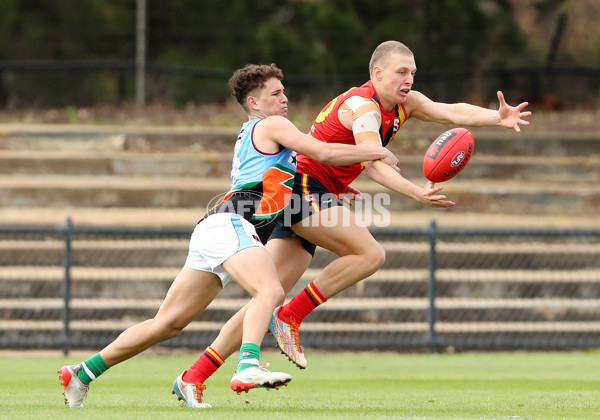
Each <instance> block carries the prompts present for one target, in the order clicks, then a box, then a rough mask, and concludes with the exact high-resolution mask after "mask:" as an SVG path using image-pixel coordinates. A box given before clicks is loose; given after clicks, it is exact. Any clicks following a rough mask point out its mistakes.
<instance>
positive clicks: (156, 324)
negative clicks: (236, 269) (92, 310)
mask: <svg viewBox="0 0 600 420" xmlns="http://www.w3.org/2000/svg"><path fill="white" fill-rule="evenodd" d="M221 289H222V287H221V281H220V280H219V278H218V277H217V276H216V275H214V274H211V273H207V272H204V271H197V270H193V269H191V268H183V269H182V270H181V271H180V272H179V274H178V275H177V277H176V278H175V280H174V281H173V284H172V285H171V287H170V288H169V291H168V293H167V296H166V297H165V299H164V301H163V303H162V305H161V306H160V308H159V310H158V313H157V314H156V316H155V317H154V318H152V319H149V320H146V321H144V322H141V323H139V324H137V325H134V326H132V327H130V328H128V329H127V330H125V331H123V332H122V333H121V334H120V335H119V337H117V339H116V340H115V341H113V342H112V343H111V344H109V345H108V346H107V347H106V348H104V349H103V350H102V351H101V352H100V353H99V357H100V358H101V360H102V363H105V364H106V365H107V366H105V368H106V369H108V367H111V366H114V365H116V364H118V363H120V362H122V361H125V360H127V359H129V358H131V357H133V356H135V355H137V354H139V353H141V352H142V351H144V350H146V349H148V348H150V347H151V346H153V345H154V344H157V343H160V342H162V341H165V340H168V339H169V338H172V337H174V336H176V335H177V334H179V332H180V331H181V330H182V329H183V328H184V327H185V326H187V325H188V324H189V323H190V322H191V321H192V319H194V318H195V317H196V316H197V315H198V314H199V313H200V312H202V311H203V310H204V308H206V306H208V304H209V303H210V302H211V301H212V300H213V299H214V298H215V297H216V296H217V294H218V293H219V292H220V291H221ZM81 369H87V367H86V366H85V364H84V363H82V364H81V365H73V366H63V367H62V368H61V369H60V370H59V379H60V381H61V383H62V385H63V387H64V394H65V403H66V404H67V405H68V406H69V407H83V402H84V401H85V399H86V398H87V392H88V389H89V385H88V384H84V383H83V382H82V381H81V380H80V379H79V378H78V373H79V371H80V370H81ZM88 375H91V372H88ZM92 379H93V378H92Z"/></svg>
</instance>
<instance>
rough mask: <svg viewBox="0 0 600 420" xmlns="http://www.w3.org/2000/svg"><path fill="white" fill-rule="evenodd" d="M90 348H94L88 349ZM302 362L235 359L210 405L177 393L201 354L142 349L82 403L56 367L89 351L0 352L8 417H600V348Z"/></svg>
mask: <svg viewBox="0 0 600 420" xmlns="http://www.w3.org/2000/svg"><path fill="white" fill-rule="evenodd" d="M90 355H91V354H90ZM308 358H309V367H308V369H306V370H304V371H300V370H298V369H297V368H295V367H294V366H293V365H292V364H291V363H289V362H287V361H286V360H285V359H284V358H283V357H282V356H280V355H279V354H276V353H274V352H271V351H270V350H265V351H263V356H262V358H261V359H262V361H263V362H271V370H281V371H284V372H289V373H292V375H294V380H293V381H292V382H291V384H290V385H289V386H288V387H285V388H282V389H280V390H279V391H269V392H267V391H265V390H263V389H257V390H252V391H250V392H249V393H248V394H242V395H237V394H236V393H234V392H233V391H231V390H230V389H229V380H230V378H231V374H232V371H233V368H234V366H235V363H234V360H233V358H232V359H231V360H229V361H228V362H227V363H226V364H225V366H223V367H222V368H221V369H220V371H219V372H217V373H216V374H215V375H214V376H213V377H212V378H211V379H210V380H209V381H207V386H208V389H207V391H205V401H206V402H209V403H211V404H213V408H212V409H208V410H194V409H189V408H187V407H185V406H183V405H182V403H181V402H178V401H177V400H176V398H175V396H173V395H171V392H170V391H171V385H172V382H173V379H174V378H175V376H177V375H178V374H179V373H180V372H181V371H182V370H183V369H184V368H186V367H187V366H188V365H190V364H191V363H192V362H193V360H194V359H195V356H194V355H189V356H144V355H142V356H138V357H137V358H134V359H132V360H130V361H128V362H126V363H123V364H121V365H119V366H117V367H114V368H113V369H111V370H109V371H108V372H107V373H105V374H104V375H103V376H102V377H101V378H100V379H99V380H97V381H96V382H94V383H92V386H91V388H90V393H89V397H88V400H87V401H86V403H85V408H83V409H68V408H67V407H66V406H65V405H63V397H62V387H61V386H60V384H59V381H58V375H57V374H56V371H57V370H58V368H60V366H62V365H63V364H73V363H75V362H80V361H81V357H78V358H75V357H69V358H63V357H0V366H1V367H2V372H1V374H0V389H1V391H2V392H1V393H0V418H2V419H4V418H6V419H24V418H27V419H29V418H31V419H33V418H35V419H40V418H57V417H58V416H60V418H63V419H69V418H85V419H86V420H87V419H104V418H110V419H153V420H154V419H174V418H177V419H187V418H198V416H201V417H205V418H210V419H211V420H212V419H244V420H245V419H272V418H284V419H309V418H310V419H333V418H343V419H355V418H417V419H462V418H465V419H471V418H477V419H481V418H483V419H506V418H521V419H563V418H569V419H600V353H598V352H595V351H593V352H573V353H571V352H566V353H543V352H539V353H463V354H395V353H358V354H352V353H316V352H309V353H308Z"/></svg>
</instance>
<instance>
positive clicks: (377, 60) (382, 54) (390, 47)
mask: <svg viewBox="0 0 600 420" xmlns="http://www.w3.org/2000/svg"><path fill="white" fill-rule="evenodd" d="M392 53H398V54H405V55H414V54H413V52H412V51H411V50H410V48H408V47H407V46H406V45H404V44H403V43H401V42H398V41H385V42H382V43H381V44H379V45H378V46H377V48H375V51H373V54H372V55H371V61H369V75H372V74H373V69H374V68H375V66H381V65H383V64H386V61H387V60H388V58H389V57H390V55H391V54H392Z"/></svg>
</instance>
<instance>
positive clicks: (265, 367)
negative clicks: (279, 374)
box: [258, 363, 271, 372]
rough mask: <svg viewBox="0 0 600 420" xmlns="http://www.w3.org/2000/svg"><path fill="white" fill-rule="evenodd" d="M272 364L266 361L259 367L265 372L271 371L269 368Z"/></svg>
mask: <svg viewBox="0 0 600 420" xmlns="http://www.w3.org/2000/svg"><path fill="white" fill-rule="evenodd" d="M270 365H271V364H270V363H265V364H264V365H260V366H259V367H258V368H259V369H260V370H262V371H263V372H269V370H268V369H267V368H268V367H269V366H270Z"/></svg>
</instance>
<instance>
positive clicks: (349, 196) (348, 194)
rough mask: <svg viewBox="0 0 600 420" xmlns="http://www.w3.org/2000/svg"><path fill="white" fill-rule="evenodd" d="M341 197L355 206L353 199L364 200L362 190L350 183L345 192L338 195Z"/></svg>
mask: <svg viewBox="0 0 600 420" xmlns="http://www.w3.org/2000/svg"><path fill="white" fill-rule="evenodd" d="M338 197H339V199H340V200H342V202H343V203H344V204H347V205H349V206H353V205H354V204H353V203H352V201H362V195H361V193H360V191H358V190H357V189H356V188H354V187H353V186H352V185H348V186H347V187H346V189H345V190H344V192H342V193H340V194H339V195H338Z"/></svg>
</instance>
